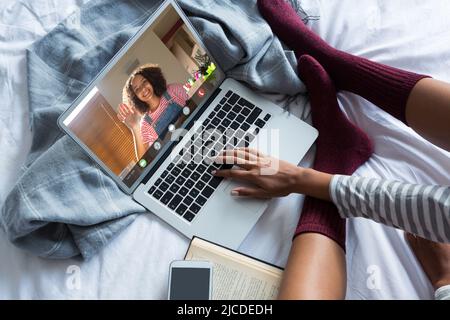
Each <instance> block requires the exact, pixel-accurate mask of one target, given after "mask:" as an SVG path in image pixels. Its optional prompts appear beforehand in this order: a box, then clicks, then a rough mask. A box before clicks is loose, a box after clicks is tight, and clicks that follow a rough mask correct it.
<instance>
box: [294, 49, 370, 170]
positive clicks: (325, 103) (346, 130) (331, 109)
mask: <svg viewBox="0 0 450 320" xmlns="http://www.w3.org/2000/svg"><path fill="white" fill-rule="evenodd" d="M298 72H299V74H300V76H301V77H302V79H303V80H304V81H305V85H306V87H307V89H308V92H309V97H310V99H311V112H312V119H313V125H314V127H315V128H316V129H317V130H319V138H318V139H317V150H318V151H317V154H316V161H315V167H314V168H315V169H316V170H319V171H323V172H326V173H331V174H344V175H351V174H353V172H355V171H356V169H358V168H359V167H360V166H361V165H362V164H363V163H365V162H366V161H367V160H368V159H369V158H370V157H371V155H372V153H373V144H372V141H371V140H370V138H369V137H368V136H367V134H366V133H365V132H364V131H362V130H361V129H360V128H358V127H357V126H355V125H354V124H353V123H351V122H350V121H349V119H348V118H347V117H346V116H345V114H344V113H343V112H342V111H341V108H340V107H339V104H338V102H337V98H336V89H335V87H334V84H333V82H332V80H331V78H330V76H329V75H328V73H327V72H326V71H325V69H324V68H323V67H322V66H321V65H320V64H319V62H317V61H316V60H315V59H314V58H313V57H311V56H308V55H304V56H302V57H300V59H299V61H298ZM316 165H317V167H316Z"/></svg>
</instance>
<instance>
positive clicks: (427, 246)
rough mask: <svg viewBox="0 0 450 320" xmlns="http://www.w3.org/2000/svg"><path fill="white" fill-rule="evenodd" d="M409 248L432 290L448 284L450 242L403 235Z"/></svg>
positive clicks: (449, 278) (449, 280)
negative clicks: (428, 280) (437, 241)
mask: <svg viewBox="0 0 450 320" xmlns="http://www.w3.org/2000/svg"><path fill="white" fill-rule="evenodd" d="M405 237H406V240H407V241H408V242H409V246H410V247H411V250H412V251H413V253H414V254H415V256H416V258H417V260H418V261H419V263H420V265H421V266H422V269H423V271H424V272H425V274H426V275H427V276H428V279H430V282H431V284H432V285H433V287H434V290H437V289H438V288H440V287H443V286H446V285H449V284H450V244H446V243H436V242H433V241H430V240H426V239H423V238H420V237H417V236H414V235H412V234H409V233H407V234H406V235H405Z"/></svg>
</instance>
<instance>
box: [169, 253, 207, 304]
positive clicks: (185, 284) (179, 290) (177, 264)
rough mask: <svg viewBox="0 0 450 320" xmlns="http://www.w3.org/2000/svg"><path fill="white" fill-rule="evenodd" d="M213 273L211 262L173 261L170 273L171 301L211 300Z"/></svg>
mask: <svg viewBox="0 0 450 320" xmlns="http://www.w3.org/2000/svg"><path fill="white" fill-rule="evenodd" d="M212 272H213V266H212V263H211V262H209V261H195V260H183V261H173V262H172V263H171V264H170V272H169V300H211V298H212Z"/></svg>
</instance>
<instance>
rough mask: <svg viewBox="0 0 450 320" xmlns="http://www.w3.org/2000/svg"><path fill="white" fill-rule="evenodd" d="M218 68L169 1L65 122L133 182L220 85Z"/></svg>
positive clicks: (78, 136) (115, 172) (111, 165)
mask: <svg viewBox="0 0 450 320" xmlns="http://www.w3.org/2000/svg"><path fill="white" fill-rule="evenodd" d="M216 68H217V67H216V65H215V64H214V63H213V62H212V61H211V59H210V57H209V56H208V55H207V54H206V52H205V50H204V48H202V47H201V46H200V45H199V44H198V43H197V41H196V40H195V38H194V36H193V35H192V33H191V31H190V30H189V28H188V27H187V26H186V25H185V24H184V22H183V20H182V19H181V17H180V16H179V14H178V12H177V11H176V10H175V9H174V8H173V7H172V6H171V5H169V6H168V8H167V9H165V10H164V12H162V14H160V15H159V17H158V18H157V19H156V20H155V21H154V22H153V23H152V25H151V26H150V27H149V28H148V29H147V30H146V31H145V32H144V33H143V34H142V35H141V36H140V38H139V39H138V40H137V41H136V42H135V43H134V44H133V46H132V47H130V48H129V50H128V51H127V53H126V54H125V55H124V56H123V57H122V58H121V59H120V60H119V61H118V62H117V63H116V64H115V65H114V66H113V67H112V69H111V70H110V71H109V72H108V73H107V75H106V76H104V77H103V78H102V79H101V80H100V81H99V82H98V83H97V85H96V86H95V87H94V88H93V89H92V90H91V92H89V93H88V94H87V96H86V97H85V98H84V99H83V100H82V101H81V102H80V103H79V105H78V106H77V107H75V108H74V110H73V112H72V113H71V114H70V115H69V116H68V117H67V118H66V119H65V121H64V124H65V125H66V126H67V127H68V128H69V130H70V131H71V132H72V133H73V134H74V135H75V136H76V137H77V138H78V139H79V140H81V141H82V142H83V143H84V144H85V145H86V146H87V147H88V148H89V149H90V150H91V151H92V152H93V153H94V154H95V155H96V156H97V157H98V158H99V159H100V160H101V161H102V162H103V163H104V164H105V165H106V166H107V167H108V168H109V169H110V170H111V171H112V172H113V173H114V174H116V175H117V176H118V177H119V178H120V179H121V180H122V181H123V182H124V183H125V185H127V186H128V187H131V186H132V185H133V184H134V183H135V182H136V180H137V179H139V177H140V176H141V175H142V173H143V171H144V170H145V168H146V167H148V166H149V165H150V164H151V163H152V161H153V160H154V159H155V158H156V156H157V155H158V153H159V152H161V150H163V149H164V146H165V145H166V144H167V143H169V142H170V141H171V140H172V133H174V132H175V131H176V130H177V129H178V128H180V127H182V126H183V124H184V122H185V121H186V119H187V118H188V117H189V116H190V115H191V114H192V112H193V111H194V110H195V109H196V108H197V107H198V106H199V105H201V103H202V102H203V101H204V100H205V99H206V97H207V96H208V95H209V94H210V93H211V92H212V91H213V90H214V89H215V88H216V87H217V85H218V83H217V82H218V80H217V79H216Z"/></svg>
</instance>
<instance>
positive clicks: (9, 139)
mask: <svg viewBox="0 0 450 320" xmlns="http://www.w3.org/2000/svg"><path fill="white" fill-rule="evenodd" d="M85 2H87V0H69V1H67V0H64V1H63V0H57V1H48V0H39V1H35V0H11V1H7V2H4V1H2V2H1V3H0V39H1V40H0V79H1V82H0V101H1V102H0V151H1V152H0V163H1V164H2V165H1V166H0V177H1V179H0V203H1V202H2V201H3V200H4V199H5V197H6V195H7V193H8V191H9V190H10V188H11V187H12V186H13V184H14V181H15V180H16V179H17V176H18V174H19V172H20V166H21V163H22V162H23V160H24V158H25V155H26V152H27V150H28V148H29V145H30V140H31V133H30V132H29V130H28V126H27V123H28V122H27V117H28V101H27V94H26V92H27V90H26V61H25V51H24V50H25V48H26V47H27V46H29V45H30V44H31V43H32V42H33V41H35V40H36V39H38V38H39V37H41V36H43V35H44V34H45V33H46V32H47V31H49V30H50V29H51V28H52V27H53V26H54V25H55V24H56V23H57V22H59V21H60V20H61V19H63V18H64V16H66V15H67V14H68V13H70V12H71V11H73V10H75V9H76V8H77V7H79V6H81V5H82V4H83V3H85ZM302 3H303V5H304V6H305V8H306V9H307V11H308V12H310V13H312V14H318V15H320V16H321V19H320V21H317V22H314V23H312V24H311V26H312V28H313V29H314V30H315V31H316V32H317V33H319V34H320V35H321V36H322V37H324V38H325V39H326V40H327V41H328V42H329V43H331V44H332V45H334V46H336V47H338V48H340V49H343V50H346V51H349V52H351V53H354V54H358V55H362V56H365V57H367V58H370V59H374V60H377V61H380V62H383V63H387V64H390V65H393V66H397V67H400V68H405V69H411V70H414V71H417V72H423V73H428V74H430V75H432V76H433V77H436V78H439V79H442V80H446V81H450V74H449V70H450V68H449V67H450V45H449V43H450V20H449V19H447V17H446V13H447V12H450V3H449V2H448V1H447V0H433V1H419V0H414V1H413V0H398V1H388V0H385V1H381V0H378V1H377V0H366V1H352V0H333V1H331V0H323V1H317V0H303V1H302ZM339 100H340V102H341V104H342V106H343V108H344V110H345V111H346V112H347V114H348V116H349V117H350V119H352V121H354V122H355V123H356V124H358V125H359V126H361V127H362V128H364V129H365V130H366V132H367V133H368V134H369V136H370V137H371V138H372V139H373V140H374V142H375V146H376V151H375V155H374V156H373V157H372V159H371V160H370V161H369V162H368V163H366V164H365V165H364V166H363V167H361V168H360V169H359V171H358V173H359V174H360V175H368V176H375V177H377V176H379V177H388V178H395V179H399V180H404V181H408V182H418V183H431V184H435V183H438V184H449V182H450V155H449V153H447V152H444V151H443V150H440V149H438V148H436V147H434V146H432V145H431V144H429V143H428V142H426V141H424V140H423V139H421V138H420V137H419V136H417V135H416V134H415V133H414V132H412V131H411V130H410V129H408V128H407V127H405V126H404V125H403V124H401V123H400V122H398V121H397V120H395V119H393V118H391V117H390V116H388V115H387V114H386V113H384V112H381V111H380V110H379V109H377V108H376V107H375V106H373V105H371V104H370V103H368V102H367V101H365V100H363V99H361V98H358V97H356V96H354V95H351V94H348V93H343V94H340V95H339ZM299 105H302V103H301V102H300V103H299ZM299 108H300V107H298V108H297V109H299ZM310 162H311V154H309V155H308V159H306V160H305V162H304V163H310ZM301 202H302V197H301V196H297V195H293V196H289V197H287V198H285V199H279V200H274V201H273V203H272V205H271V206H270V208H269V209H268V212H266V214H265V215H264V216H263V217H262V218H261V220H260V221H259V222H258V224H257V225H256V226H255V228H254V229H253V230H252V232H251V233H250V234H249V236H248V237H247V239H246V240H245V241H244V243H243V244H242V246H241V248H240V250H241V251H243V252H245V253H248V254H250V255H253V256H256V257H258V258H261V259H263V260H267V261H269V262H272V263H275V264H278V265H281V266H284V264H285V263H286V260H287V255H288V253H289V248H290V245H291V237H292V234H293V232H294V229H295V226H296V223H297V220H298V216H299V208H300V206H301ZM187 244H188V240H187V239H185V238H184V237H183V236H181V235H180V234H179V233H177V232H176V231H174V230H173V229H171V228H170V227H168V226H167V225H166V224H164V223H163V222H161V221H160V220H159V219H157V218H155V217H154V216H153V215H150V214H148V215H142V216H141V217H139V218H138V219H137V221H136V222H134V223H133V224H132V225H131V226H130V227H129V228H128V229H127V230H125V231H124V232H123V233H122V234H121V235H120V236H119V237H118V238H117V239H115V240H114V241H113V242H112V243H111V244H110V245H109V246H108V247H107V248H105V249H104V250H103V251H102V253H101V254H100V255H98V256H97V257H95V258H93V259H91V260H90V261H81V260H77V259H72V260H67V261H48V260H44V259H40V258H36V257H33V256H31V255H29V254H27V253H25V252H23V251H21V250H19V249H17V248H16V247H14V246H13V245H11V244H10V243H9V242H8V241H7V239H6V236H5V234H4V233H3V231H1V230H0V299H108V298H114V299H116V298H125V299H164V298H165V296H166V290H167V276H168V266H169V263H170V262H171V261H172V260H174V259H181V258H182V257H183V255H184V252H185V250H186V247H187ZM347 261H348V294H347V296H348V298H350V299H418V298H420V299H429V298H432V289H431V287H430V286H429V284H428V282H427V280H426V277H425V276H424V274H423V273H422V271H421V269H420V268H419V266H418V264H417V261H416V260H415V258H414V256H413V255H412V253H411V251H410V250H409V248H408V246H407V245H406V243H405V242H404V240H403V235H402V232H400V231H398V230H394V229H392V228H388V227H384V226H382V225H379V224H376V223H373V222H370V221H367V220H364V219H354V220H349V222H348V238H347Z"/></svg>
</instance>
